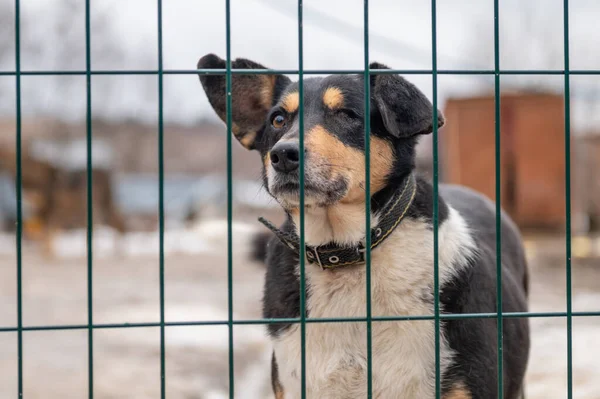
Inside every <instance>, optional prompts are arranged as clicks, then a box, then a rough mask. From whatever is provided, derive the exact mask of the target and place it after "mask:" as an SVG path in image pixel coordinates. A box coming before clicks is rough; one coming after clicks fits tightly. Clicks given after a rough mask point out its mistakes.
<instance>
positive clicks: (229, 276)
mask: <svg viewBox="0 0 600 399" xmlns="http://www.w3.org/2000/svg"><path fill="white" fill-rule="evenodd" d="M225 41H226V44H225V46H226V49H225V53H226V57H225V59H226V66H225V67H226V73H225V91H226V103H227V105H226V107H227V108H226V111H227V320H228V327H229V330H228V333H229V336H228V345H229V398H230V399H233V398H234V397H235V382H234V380H235V378H234V367H233V366H234V363H233V361H234V353H233V242H232V240H233V232H232V217H233V214H232V212H233V209H232V201H233V176H232V173H233V169H232V158H231V135H232V133H231V127H232V121H231V113H232V112H233V110H232V108H231V94H232V93H231V4H230V0H225Z"/></svg>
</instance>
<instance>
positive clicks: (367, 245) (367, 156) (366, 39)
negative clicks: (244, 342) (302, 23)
mask: <svg viewBox="0 0 600 399" xmlns="http://www.w3.org/2000/svg"><path fill="white" fill-rule="evenodd" d="M364 53H365V54H364V57H365V72H364V81H365V82H364V85H365V249H366V252H365V263H366V271H365V273H366V279H365V280H366V286H367V287H366V291H367V292H366V296H367V398H371V397H373V334H372V331H371V329H372V322H371V317H372V315H371V114H370V113H371V108H370V106H371V90H370V89H371V82H370V74H369V0H365V1H364Z"/></svg>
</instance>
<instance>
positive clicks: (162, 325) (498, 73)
mask: <svg viewBox="0 0 600 399" xmlns="http://www.w3.org/2000/svg"><path fill="white" fill-rule="evenodd" d="M157 1H158V13H157V18H158V69H157V70H92V69H91V54H90V53H91V51H90V0H86V1H85V3H86V13H85V17H86V25H85V26H86V69H85V71H23V70H21V58H20V55H21V54H20V53H21V52H20V42H21V38H20V1H19V0H15V70H14V71H0V76H14V77H15V85H16V153H17V158H16V162H17V165H16V169H17V174H16V191H17V198H16V199H17V212H18V215H17V217H18V223H17V229H16V235H17V239H16V242H17V244H16V254H17V264H16V268H17V281H16V284H17V324H16V326H9V327H0V332H16V333H17V342H18V363H17V365H16V367H17V368H18V397H19V398H21V397H23V332H24V331H41V330H87V332H88V397H89V398H90V399H91V398H93V397H94V330H99V329H118V328H140V327H158V328H159V329H160V379H161V398H165V397H166V390H165V386H166V381H165V329H166V328H167V327H174V326H211V325H226V326H228V328H229V337H228V338H229V359H228V361H229V397H230V398H233V397H234V388H235V387H234V360H235V359H234V352H233V327H234V325H250V324H270V323H282V322H285V323H299V324H300V331H301V337H302V341H301V349H302V358H301V382H302V387H303V389H302V397H303V398H305V397H306V391H305V382H306V356H305V346H306V340H305V331H306V324H307V323H334V322H336V323H338V322H342V323H343V322H365V323H366V326H367V341H366V342H365V345H366V346H367V353H368V358H367V367H368V373H367V377H368V397H372V383H371V382H372V357H371V346H372V341H371V324H372V322H374V321H376V322H386V321H402V320H433V321H434V323H435V332H436V334H435V352H436V356H435V375H436V385H435V386H436V389H435V392H436V398H440V397H441V384H440V381H441V378H440V336H439V331H440V322H441V321H442V320H452V319H467V318H486V319H496V320H497V326H498V327H497V342H498V344H497V364H498V387H497V392H498V397H499V398H501V397H503V379H502V375H503V364H502V351H503V339H502V338H503V331H502V324H503V323H502V320H503V319H504V318H514V317H561V318H566V322H567V359H566V362H567V382H568V383H567V387H568V398H569V399H571V398H572V397H573V372H572V319H573V317H583V316H600V312H573V311H572V302H571V213H570V209H571V180H570V175H571V170H570V76H571V75H599V74H600V70H570V69H569V1H568V0H564V6H563V7H564V26H563V29H564V69H561V70H502V69H501V68H500V54H499V29H498V27H499V18H500V15H499V11H498V3H499V0H494V53H495V57H494V69H493V70H439V69H438V68H437V54H436V53H437V31H436V19H437V10H436V0H431V26H432V43H431V45H432V54H431V62H432V68H431V69H423V70H415V69H413V70H394V69H391V70H373V71H370V70H369V2H368V0H364V69H362V70H310V71H308V70H303V24H302V16H303V7H302V0H298V44H299V51H298V55H299V64H298V69H297V70H233V69H232V68H231V31H230V25H231V21H230V7H231V6H230V0H226V1H225V7H226V20H225V21H224V22H225V24H226V42H227V45H226V60H227V67H226V69H224V70H193V69H192V70H165V69H163V36H162V0H157ZM198 73H200V74H221V75H225V76H226V90H227V109H228V112H227V133H228V134H227V173H228V182H227V187H228V196H227V199H228V203H227V221H228V230H227V237H228V246H227V256H228V263H227V270H228V282H227V283H228V284H227V285H228V319H227V320H211V321H198V322H194V321H191V322H166V321H165V300H164V299H165V295H164V291H165V279H164V264H165V252H164V232H165V224H164V216H165V213H164V185H163V184H164V158H163V144H164V126H163V78H164V75H173V74H176V75H184V74H190V75H195V74H198ZM273 73H281V74H296V75H298V78H299V82H300V88H299V95H300V99H301V100H300V109H299V115H300V132H301V134H300V145H301V146H303V145H304V137H303V134H302V133H303V125H304V121H303V104H302V99H303V84H302V83H303V78H304V75H314V74H349V73H360V74H363V75H364V77H365V80H364V81H365V108H366V110H365V147H366V148H365V157H366V165H367V172H366V176H365V183H366V187H370V181H369V180H370V173H369V162H370V155H369V139H368V137H369V134H370V126H369V125H370V120H369V98H370V93H369V79H368V77H369V76H370V75H371V74H390V73H391V74H396V73H398V74H414V75H431V79H432V84H433V107H434V109H437V108H438V107H437V104H438V95H437V83H438V76H439V75H493V76H494V83H495V85H494V86H495V118H496V122H495V144H496V152H495V167H496V173H495V178H496V194H497V195H496V198H497V201H496V237H497V242H496V248H497V249H500V248H501V234H500V212H501V203H500V195H498V194H499V193H500V189H501V187H500V157H501V154H500V140H501V137H500V122H499V121H500V81H501V77H502V76H503V75H563V76H564V100H565V101H564V104H565V110H564V112H565V126H564V131H565V136H564V137H565V168H566V170H565V174H566V180H565V195H566V209H565V212H566V259H565V263H566V268H565V270H566V285H567V286H566V292H567V296H566V312H545V313H542V312H535V313H534V312H511V313H503V311H502V289H501V287H502V278H501V277H502V274H501V262H502V254H501V252H500V251H499V250H497V255H496V261H497V298H496V302H497V312H493V313H479V314H441V312H440V305H439V275H438V274H439V273H438V230H437V226H438V223H439V219H438V216H439V214H438V212H439V211H438V203H437V200H435V201H434V213H433V220H434V226H435V228H434V230H433V238H434V260H435V261H434V265H433V267H434V303H435V307H434V315H420V316H400V317H372V314H371V301H370V300H371V295H370V294H371V286H370V270H371V254H370V250H369V248H370V244H371V243H370V242H369V241H370V238H371V237H370V235H369V234H367V235H366V240H367V242H366V248H367V251H366V256H365V259H366V271H367V279H366V281H367V284H366V287H365V290H366V294H367V303H366V317H358V318H345V319H340V318H321V319H313V318H306V316H305V314H306V313H305V305H306V304H305V290H304V288H305V287H304V284H305V281H304V272H305V259H304V256H305V255H304V253H303V251H300V281H301V290H300V317H299V318H291V319H257V320H239V319H234V318H233V306H232V303H233V301H232V299H233V298H232V295H233V284H232V254H233V248H232V157H231V145H232V134H231V126H232V121H231V112H230V110H231V80H232V75H235V74H273ZM30 75H83V76H85V77H86V83H87V92H86V103H87V208H88V213H87V222H88V228H87V310H88V318H87V324H81V325H47V326H25V325H23V317H22V315H23V301H22V254H23V247H22V233H23V226H22V218H23V217H22V216H23V209H22V181H21V176H22V165H21V121H22V116H21V78H22V77H23V76H30ZM95 75H155V76H156V77H157V80H158V110H157V114H158V143H157V145H158V149H159V151H158V154H159V155H158V166H159V172H158V182H157V186H158V192H159V207H158V214H159V232H160V242H159V268H158V270H157V272H158V273H159V276H160V280H159V281H160V284H159V287H160V288H159V289H160V321H159V322H149V323H124V324H118V323H115V324H97V323H94V320H93V317H92V315H93V312H92V310H93V309H92V304H93V301H92V300H93V291H92V287H93V284H92V269H93V262H92V259H93V257H92V255H93V254H92V238H93V228H92V221H93V214H92V184H91V183H92V136H93V132H92V96H91V86H92V76H95ZM437 117H438V116H437V113H435V112H434V116H433V118H434V120H433V171H434V172H433V186H434V198H436V199H437V192H438V144H437V143H438V128H437V126H438V124H437ZM300 169H301V171H302V173H301V174H300V183H301V184H300V187H301V190H300V195H301V206H300V209H303V208H304V206H303V205H304V187H303V183H304V176H303V174H304V153H303V151H300ZM366 192H367V193H368V192H369V190H366ZM370 200H371V199H370V197H369V195H366V196H365V210H366V212H365V215H366V218H365V224H366V231H369V230H370V212H369V210H370V206H371V204H370ZM300 221H301V225H302V226H301V229H300V247H301V248H302V247H303V246H304V214H303V212H301V214H300Z"/></svg>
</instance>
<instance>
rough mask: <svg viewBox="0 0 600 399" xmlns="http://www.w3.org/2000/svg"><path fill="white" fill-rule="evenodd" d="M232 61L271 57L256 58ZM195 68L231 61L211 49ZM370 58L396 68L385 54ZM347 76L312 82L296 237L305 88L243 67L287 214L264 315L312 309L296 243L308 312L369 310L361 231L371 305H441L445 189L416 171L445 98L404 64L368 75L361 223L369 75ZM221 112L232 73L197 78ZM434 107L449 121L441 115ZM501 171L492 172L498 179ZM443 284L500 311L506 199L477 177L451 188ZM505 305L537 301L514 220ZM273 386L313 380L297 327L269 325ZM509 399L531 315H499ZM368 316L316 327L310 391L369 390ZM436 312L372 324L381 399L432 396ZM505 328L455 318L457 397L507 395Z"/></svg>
mask: <svg viewBox="0 0 600 399" xmlns="http://www.w3.org/2000/svg"><path fill="white" fill-rule="evenodd" d="M232 67H233V68H236V69H256V68H258V69H263V68H264V67H263V66H262V65H260V64H257V63H255V62H252V61H249V60H246V59H237V60H235V61H233V62H232ZM198 68H199V69H216V68H218V69H224V68H225V61H224V60H222V59H220V58H219V57H217V56H215V55H213V54H209V55H206V56H204V57H202V59H200V61H199V63H198ZM370 68H371V69H385V68H386V67H385V66H383V65H381V64H377V63H373V64H371V66H370ZM363 79H364V78H363V76H361V75H344V76H342V75H335V76H328V77H325V78H307V79H305V80H304V98H303V104H304V137H305V150H304V151H305V152H304V154H305V155H304V156H305V158H304V159H305V180H304V182H305V191H304V192H305V209H304V212H305V238H306V248H302V249H300V248H299V241H298V234H299V233H298V229H299V227H298V226H299V203H300V201H299V167H298V165H299V154H300V153H299V151H300V148H299V143H298V137H299V133H300V132H299V122H298V109H299V104H300V98H299V93H298V84H297V83H294V82H292V81H290V79H289V78H287V77H285V76H283V75H262V74H254V75H252V74H249V75H239V74H235V75H233V79H232V104H233V107H232V121H233V125H232V131H233V134H234V135H235V137H236V138H237V139H238V140H239V142H240V143H241V144H242V145H243V146H244V147H246V148H247V149H249V150H257V151H258V152H259V153H260V156H261V158H262V166H263V181H264V185H265V187H266V188H267V190H268V192H269V193H270V194H271V195H272V196H273V197H274V198H275V199H276V200H277V201H278V202H279V203H280V204H281V206H282V207H283V209H284V210H285V211H286V213H287V215H288V219H287V221H286V222H285V223H284V225H283V226H282V227H280V228H276V227H274V226H272V225H270V224H269V223H268V222H266V221H265V224H267V225H268V227H270V228H271V230H272V231H273V232H274V233H275V235H274V236H273V237H272V239H271V240H270V242H269V244H268V248H267V251H266V263H267V272H266V283H265V288H264V301H263V304H264V305H263V313H264V317H265V318H297V317H299V316H300V311H299V310H300V306H299V297H300V284H299V261H298V259H299V251H300V250H303V251H306V259H307V261H308V263H307V265H306V273H305V275H306V281H305V284H306V316H307V317H310V318H331V317H335V318H337V317H344V318H364V317H365V316H366V281H365V279H366V273H365V264H364V243H365V235H366V234H370V236H371V242H372V255H371V297H372V300H371V306H372V315H373V316H410V315H414V316H417V315H432V314H433V313H434V300H433V297H434V294H433V281H434V275H433V273H434V266H433V265H434V259H433V256H434V248H433V221H432V218H433V201H434V198H433V188H432V186H431V185H430V184H429V183H428V182H426V181H424V180H423V179H421V178H417V177H415V172H414V169H415V145H416V144H417V140H418V138H419V136H420V135H422V134H428V133H431V132H432V130H433V126H432V124H433V112H434V110H433V107H432V104H431V103H430V102H429V100H428V99H427V98H426V97H425V95H423V93H421V92H420V91H419V90H418V89H417V88H416V87H415V86H414V85H412V84H411V83H409V82H408V81H406V80H405V79H404V78H402V77H400V76H397V75H393V74H373V75H372V76H371V78H370V82H369V83H370V92H371V103H370V110H371V113H370V118H371V139H370V150H371V165H370V182H371V187H370V193H371V213H372V216H371V220H372V226H373V228H372V230H371V231H370V232H366V231H365V184H364V183H365V170H366V169H365V157H364V148H365V140H364V80H363ZM200 81H201V82H202V85H203V87H204V90H205V92H206V94H207V96H208V99H209V101H210V103H211V105H212V106H213V108H214V110H215V111H216V113H217V114H218V115H219V116H220V117H221V118H222V119H223V120H225V118H226V97H225V77H224V76H222V75H206V74H204V75H200ZM435 111H436V112H438V121H439V126H440V127H441V126H442V125H443V124H444V118H443V116H442V115H441V113H440V112H439V111H437V110H435ZM490 179H493V176H490ZM439 192H440V195H439V198H437V200H438V203H439V230H438V232H439V252H438V255H439V282H440V309H441V311H442V312H443V313H453V314H456V313H487V312H496V311H497V309H496V297H497V296H496V240H495V238H496V237H495V228H496V225H495V206H494V204H493V203H492V202H491V201H489V200H487V199H485V198H484V197H483V196H481V195H479V194H478V193H475V192H473V191H470V190H468V189H465V188H461V187H455V186H444V185H440V190H439ZM501 250H502V298H503V304H502V306H503V311H504V312H523V311H527V287H528V282H527V270H526V261H525V256H524V250H523V247H522V242H521V237H520V234H519V232H518V230H517V228H516V227H515V225H514V224H513V222H512V221H511V220H510V219H509V218H508V217H507V216H506V215H504V214H503V216H502V248H501ZM268 330H269V334H270V336H271V339H272V342H273V346H274V352H273V361H272V383H273V390H274V394H275V397H276V398H298V397H300V391H301V386H300V384H301V382H300V374H301V366H300V364H301V338H300V328H299V325H298V324H296V323H289V324H288V323H280V324H271V325H269V327H268ZM503 331H504V337H503V351H502V353H503V365H504V367H503V371H504V374H503V383H504V398H506V399H513V398H518V397H519V396H520V395H521V394H522V390H523V379H524V374H525V369H526V366H527V361H528V354H529V326H528V321H527V319H526V318H522V319H521V318H507V319H505V320H504V324H503ZM366 334H367V330H366V323H365V322H364V321H356V322H338V323H323V322H319V323H308V324H307V325H306V369H305V370H306V393H307V397H308V398H320V399H325V398H330V399H339V398H364V397H366V394H367V336H366ZM434 342H435V328H434V321H432V320H431V319H426V320H401V321H398V320H396V321H374V322H373V324H372V356H373V358H372V378H373V379H372V389H373V397H375V398H381V399H396V398H415V399H426V398H433V397H434V396H435V374H436V372H435V358H436V354H435V345H434ZM497 353H498V352H497V325H496V320H495V319H493V318H488V319H484V318H466V319H448V320H444V321H443V322H442V325H441V330H440V370H441V376H442V381H441V386H442V395H443V397H444V398H445V399H466V398H472V399H475V398H477V399H491V398H497V385H498V371H497V363H498V359H497Z"/></svg>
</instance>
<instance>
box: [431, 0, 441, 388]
mask: <svg viewBox="0 0 600 399" xmlns="http://www.w3.org/2000/svg"><path fill="white" fill-rule="evenodd" d="M431 71H432V73H431V81H432V90H433V101H432V102H433V303H434V332H435V397H436V399H440V398H441V396H442V382H441V380H442V373H441V367H440V287H439V285H440V278H439V274H440V273H439V256H438V250H439V248H438V247H439V237H438V228H439V209H438V206H439V204H438V185H439V181H438V180H439V176H438V113H437V110H438V93H437V83H438V82H437V4H436V0H431Z"/></svg>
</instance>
